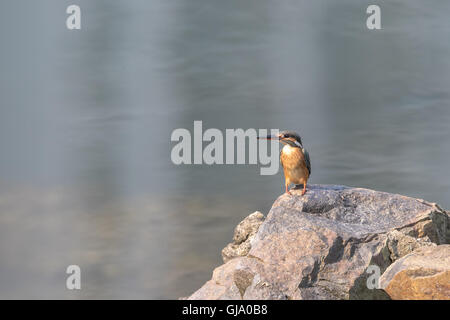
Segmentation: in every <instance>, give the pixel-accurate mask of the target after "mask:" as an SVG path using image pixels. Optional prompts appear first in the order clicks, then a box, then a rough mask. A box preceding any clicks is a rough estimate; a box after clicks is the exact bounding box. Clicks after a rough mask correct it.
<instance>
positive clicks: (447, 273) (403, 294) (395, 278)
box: [380, 244, 450, 300]
mask: <svg viewBox="0 0 450 320" xmlns="http://www.w3.org/2000/svg"><path fill="white" fill-rule="evenodd" d="M380 285H381V288H383V289H384V290H385V291H386V292H387V294H388V295H389V296H390V297H391V298H392V299H396V300H416V299H420V300H425V299H427V300H430V299H446V300H450V245H447V244H444V245H439V246H433V247H422V248H419V249H417V250H415V251H413V252H412V253H410V254H408V255H406V256H404V257H403V258H401V259H399V260H397V261H396V262H394V263H393V264H391V265H390V266H389V268H387V270H386V271H385V272H384V274H383V275H382V276H381V278H380Z"/></svg>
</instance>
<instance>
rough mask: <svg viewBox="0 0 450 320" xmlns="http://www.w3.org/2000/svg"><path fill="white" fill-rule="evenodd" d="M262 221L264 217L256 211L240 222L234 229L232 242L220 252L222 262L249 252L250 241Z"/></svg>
mask: <svg viewBox="0 0 450 320" xmlns="http://www.w3.org/2000/svg"><path fill="white" fill-rule="evenodd" d="M263 221H264V215H263V214H262V213H261V212H259V211H256V212H254V213H252V214H251V215H249V216H248V217H247V218H245V219H244V220H242V221H241V222H240V223H239V224H238V225H237V226H236V228H235V229H234V236H233V242H232V243H229V244H228V245H227V246H226V247H225V248H223V250H222V258H223V262H225V263H226V262H227V261H228V260H230V259H232V258H235V257H239V256H245V255H247V253H248V252H249V251H250V241H251V240H252V239H253V238H254V236H255V234H256V231H258V229H259V226H260V225H261V223H262V222H263Z"/></svg>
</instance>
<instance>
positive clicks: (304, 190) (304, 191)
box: [302, 182, 306, 195]
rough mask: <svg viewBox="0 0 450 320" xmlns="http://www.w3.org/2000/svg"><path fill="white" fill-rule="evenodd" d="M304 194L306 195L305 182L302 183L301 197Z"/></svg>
mask: <svg viewBox="0 0 450 320" xmlns="http://www.w3.org/2000/svg"><path fill="white" fill-rule="evenodd" d="M305 193H306V182H305V183H303V190H302V195H304V194H305Z"/></svg>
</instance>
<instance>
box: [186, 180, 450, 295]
mask: <svg viewBox="0 0 450 320" xmlns="http://www.w3.org/2000/svg"><path fill="white" fill-rule="evenodd" d="M308 187H309V188H308V192H307V193H306V194H305V195H304V196H301V195H300V191H297V190H295V191H293V195H292V196H289V195H282V196H280V197H279V198H278V199H277V200H276V201H275V203H274V204H273V206H272V209H271V210H270V212H269V214H268V215H267V218H266V219H265V220H264V222H262V217H261V216H262V215H261V216H260V218H258V219H255V217H252V218H250V217H247V218H246V219H245V220H244V221H247V222H248V221H250V220H251V221H257V223H251V224H250V225H252V226H253V227H251V228H246V227H243V226H244V225H246V224H247V222H245V223H244V221H243V223H242V225H241V224H240V225H241V226H240V227H239V226H238V228H236V232H235V238H234V242H233V243H232V244H230V245H229V246H227V248H225V249H224V252H225V254H224V261H225V264H223V265H222V266H220V267H218V268H216V270H214V273H213V276H212V279H211V280H210V281H208V282H207V283H206V284H205V285H204V286H203V287H202V288H200V289H199V290H197V291H196V292H195V293H193V294H192V295H191V296H190V297H189V299H388V298H389V296H388V295H387V294H386V293H385V291H383V290H381V289H369V288H368V287H367V278H368V277H369V276H370V274H368V273H367V272H366V271H367V268H368V267H369V266H371V265H376V266H378V267H379V268H380V272H381V273H383V272H384V270H386V268H387V267H388V266H389V265H390V264H391V263H392V262H393V261H395V260H396V259H398V258H400V257H402V256H404V255H407V254H409V253H410V252H411V251H412V250H414V249H417V248H420V247H423V246H427V247H428V246H432V245H435V244H443V243H448V240H449V239H450V232H449V216H448V214H447V213H446V212H444V211H443V210H442V209H440V208H439V207H438V206H437V205H435V204H432V203H428V202H426V201H423V200H418V199H414V198H409V197H405V196H401V195H395V194H389V193H385V192H378V191H373V190H368V189H362V188H349V187H344V186H331V185H308ZM238 229H239V230H241V229H242V230H250V231H245V232H241V231H238ZM230 246H231V247H230Z"/></svg>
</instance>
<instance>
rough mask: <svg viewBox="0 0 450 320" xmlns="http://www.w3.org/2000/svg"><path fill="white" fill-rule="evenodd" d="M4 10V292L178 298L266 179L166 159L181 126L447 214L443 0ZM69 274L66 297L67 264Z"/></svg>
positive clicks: (0, 127) (0, 169) (262, 195)
mask: <svg viewBox="0 0 450 320" xmlns="http://www.w3.org/2000/svg"><path fill="white" fill-rule="evenodd" d="M74 2H75V1H60V0H53V1H50V0H41V1H23V0H14V1H13V0H4V1H1V3H0V40H1V52H0V298H38V299H42V298H62V299H78V298H88V299H92V298H142V299H144V298H163V299H167V298H178V297H180V296H186V295H189V294H190V293H192V292H193V291H194V290H196V289H197V288H198V287H199V286H200V285H201V284H202V283H204V282H205V281H206V280H208V279H209V278H210V277H211V272H212V270H213V268H214V267H216V266H217V265H219V264H220V263H221V257H220V250H221V249H222V248H223V247H224V246H225V245H226V243H227V242H229V241H230V240H231V238H232V233H233V229H234V227H235V225H236V224H237V223H238V222H239V221H240V220H242V218H244V217H245V216H247V215H248V214H250V213H252V212H253V211H255V210H260V211H262V212H263V213H267V212H268V210H269V209H270V206H271V204H272V202H273V201H274V200H275V199H276V198H277V197H278V196H279V195H280V194H281V193H282V192H283V177H282V175H281V173H278V175H275V176H261V175H259V167H258V166H257V165H223V166H218V165H215V166H205V165H198V166H193V165H192V166H188V165H185V166H183V165H181V166H175V165H173V164H172V162H171V161H170V152H171V148H172V147H173V145H174V144H173V143H171V142H170V134H171V132H172V131H173V130H174V129H176V128H187V129H189V130H193V121H194V120H202V121H203V126H204V128H205V129H206V128H218V129H221V130H224V129H226V128H245V129H246V128H279V129H291V130H296V131H298V132H299V133H300V134H301V135H302V137H303V140H304V144H305V146H306V147H307V149H308V150H309V152H310V155H311V159H312V167H313V170H312V176H311V180H310V182H311V183H329V184H345V185H350V186H359V187H368V188H372V189H378V190H383V191H388V192H394V193H401V194H405V195H409V196H412V197H418V198H424V199H427V200H429V201H433V202H437V203H439V204H441V205H442V206H443V207H446V208H450V181H449V179H448V178H449V176H450V164H449V159H450V148H449V146H450V142H449V141H450V125H449V123H450V88H449V83H450V81H449V80H450V59H449V57H450V41H449V36H450V19H448V14H449V13H450V3H449V2H448V1H437V0H436V1H433V2H432V3H428V2H424V1H419V0H414V1H411V0H408V1H406V0H403V1H398V0H391V1H381V4H380V6H381V12H382V19H381V23H382V28H383V29H382V30H378V31H369V30H367V28H366V25H365V20H366V16H367V15H366V13H365V12H366V8H367V6H368V5H369V4H371V1H356V0H355V1H349V0H347V1H333V0H327V1H317V0H315V1H300V0H296V1H293V0H288V1H269V0H264V1H263V0H252V1H250V0H245V1H242V0H235V1H230V0H228V1H211V0H201V1H200V0H198V1H181V0H179V1H174V0H172V1H167V0H152V1H144V0H127V1H125V0H121V1H119V0H115V1H106V0H90V1H87V0H78V1H76V4H78V5H80V6H81V10H82V30H79V31H69V30H67V29H66V27H65V19H66V17H67V15H66V13H65V10H66V7H67V6H68V5H70V4H73V3H74ZM71 264H76V265H79V266H80V267H81V272H82V277H81V283H82V284H81V285H82V289H81V290H78V291H77V290H75V291H69V290H67V289H66V287H65V284H66V277H67V275H66V273H65V271H66V267H67V266H68V265H71Z"/></svg>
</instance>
